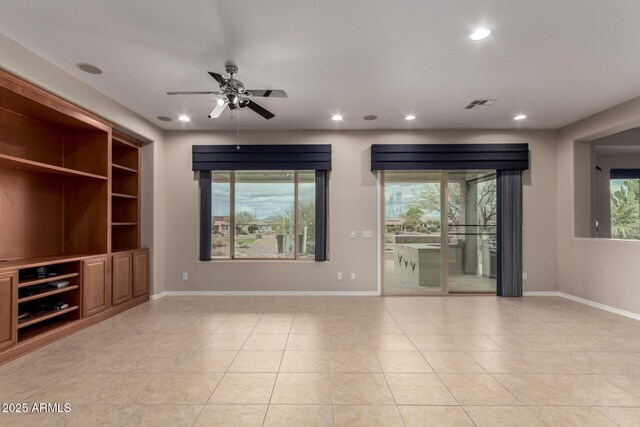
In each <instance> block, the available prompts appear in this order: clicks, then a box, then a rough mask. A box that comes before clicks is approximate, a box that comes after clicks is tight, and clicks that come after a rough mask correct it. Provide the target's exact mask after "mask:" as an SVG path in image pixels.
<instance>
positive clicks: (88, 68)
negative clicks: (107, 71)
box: [76, 62, 102, 74]
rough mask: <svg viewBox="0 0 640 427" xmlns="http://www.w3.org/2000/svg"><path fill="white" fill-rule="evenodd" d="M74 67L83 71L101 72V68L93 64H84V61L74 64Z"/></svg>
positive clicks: (90, 72)
mask: <svg viewBox="0 0 640 427" xmlns="http://www.w3.org/2000/svg"><path fill="white" fill-rule="evenodd" d="M76 67H78V68H80V69H81V70H82V71H84V72H85V73H89V74H102V70H101V69H100V68H98V67H96V66H95V65H91V64H85V63H82V62H81V63H79V64H76Z"/></svg>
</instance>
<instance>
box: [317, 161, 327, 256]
mask: <svg viewBox="0 0 640 427" xmlns="http://www.w3.org/2000/svg"><path fill="white" fill-rule="evenodd" d="M326 260H327V171H324V170H317V171H316V261H326Z"/></svg>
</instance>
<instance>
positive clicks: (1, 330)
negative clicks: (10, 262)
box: [0, 272, 18, 350]
mask: <svg viewBox="0 0 640 427" xmlns="http://www.w3.org/2000/svg"><path fill="white" fill-rule="evenodd" d="M17 293H18V272H9V273H0V350H4V349H5V348H7V347H11V346H12V345H14V344H15V343H16V341H17V325H16V322H17V320H18V313H17V304H16V302H17V299H18V296H17Z"/></svg>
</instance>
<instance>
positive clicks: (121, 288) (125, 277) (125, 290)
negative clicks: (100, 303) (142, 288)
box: [111, 252, 133, 306]
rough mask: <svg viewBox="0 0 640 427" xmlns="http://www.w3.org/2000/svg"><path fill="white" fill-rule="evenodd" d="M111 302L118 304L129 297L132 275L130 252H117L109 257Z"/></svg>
mask: <svg viewBox="0 0 640 427" xmlns="http://www.w3.org/2000/svg"><path fill="white" fill-rule="evenodd" d="M111 274H112V291H111V302H112V304H113V305H114V306H115V305H119V304H122V303H123V302H127V301H129V300H130V299H131V282H132V275H133V268H132V253H131V252H125V253H118V254H115V255H113V256H112V257H111Z"/></svg>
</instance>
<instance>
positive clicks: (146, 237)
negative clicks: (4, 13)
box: [0, 34, 165, 293]
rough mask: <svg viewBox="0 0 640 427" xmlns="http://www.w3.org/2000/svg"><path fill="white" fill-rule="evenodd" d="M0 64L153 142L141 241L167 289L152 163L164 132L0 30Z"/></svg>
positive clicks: (157, 176)
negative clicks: (149, 253) (148, 251)
mask: <svg viewBox="0 0 640 427" xmlns="http://www.w3.org/2000/svg"><path fill="white" fill-rule="evenodd" d="M0 58H1V59H0V68H2V69H4V70H6V71H8V72H10V73H13V74H15V75H17V76H19V77H21V78H23V79H25V80H27V81H30V82H32V83H34V84H35V85H37V86H40V87H42V88H44V89H46V90H48V91H49V92H52V93H54V94H56V95H58V96H60V97H61V98H64V99H66V100H68V101H70V102H73V103H74V104H76V105H79V106H81V107H83V108H85V109H86V110H88V111H91V112H93V113H95V114H96V115H98V116H101V117H103V118H105V119H106V120H108V121H110V122H111V123H114V124H116V125H117V126H118V127H119V128H121V129H123V130H128V131H129V132H131V133H133V134H136V135H138V136H140V137H142V138H144V139H146V140H147V141H150V143H149V144H148V145H147V146H145V148H144V149H143V164H144V166H145V169H144V170H143V177H142V182H143V186H142V191H143V195H142V200H143V204H144V205H145V206H144V208H143V212H142V213H143V223H144V228H143V229H142V243H143V245H145V246H147V247H150V248H151V251H152V255H151V264H152V274H151V281H152V286H153V291H152V292H153V293H157V292H161V291H162V290H163V289H164V277H165V276H164V272H163V271H162V266H163V261H164V252H163V251H164V230H165V225H164V206H163V205H164V187H163V183H164V175H163V174H162V167H161V164H160V165H159V166H155V167H153V168H149V165H151V164H153V163H154V162H161V161H162V159H163V150H162V144H163V138H164V134H163V132H162V130H161V129H160V128H158V127H157V126H155V125H153V124H152V123H149V122H148V121H147V120H145V119H144V118H142V117H140V116H139V115H138V114H136V113H134V112H133V111H131V110H129V109H127V108H125V107H123V106H122V105H120V104H118V103H117V102H116V101H114V100H113V99H111V98H109V97H107V96H106V95H104V94H102V93H101V92H98V91H97V90H95V89H93V88H92V87H91V86H89V85H87V84H85V83H83V82H82V81H80V80H78V79H76V78H75V77H73V76H71V75H70V74H67V73H66V72H64V71H62V70H61V69H60V68H58V67H56V66H54V65H53V64H51V63H50V62H47V61H45V60H44V59H42V58H40V57H39V56H37V55H36V54H34V53H33V52H31V51H29V50H27V49H25V48H24V47H22V46H21V45H19V44H17V43H16V42H14V41H13V40H11V39H9V38H7V37H6V36H4V35H2V34H0Z"/></svg>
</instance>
